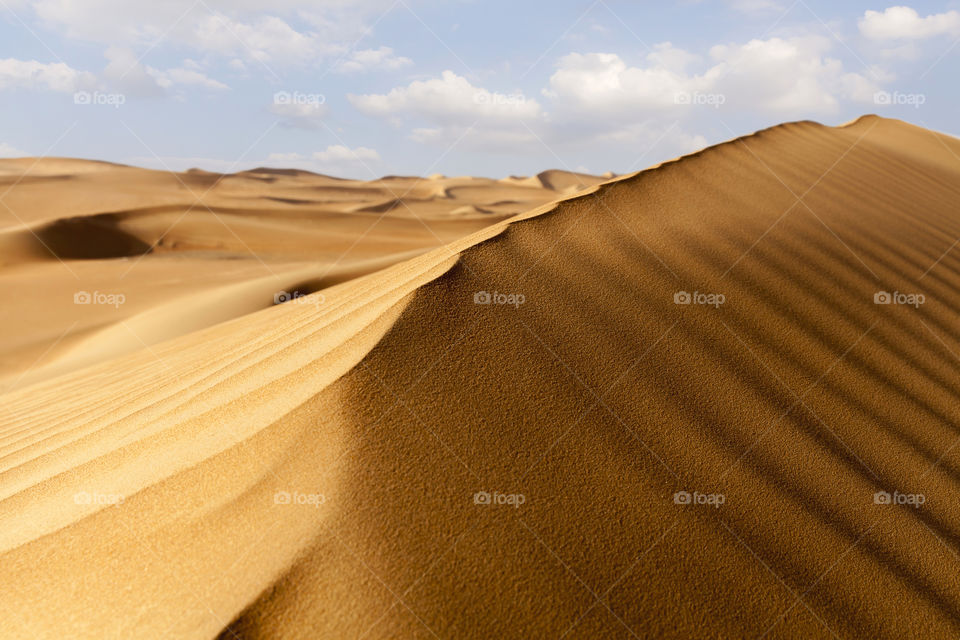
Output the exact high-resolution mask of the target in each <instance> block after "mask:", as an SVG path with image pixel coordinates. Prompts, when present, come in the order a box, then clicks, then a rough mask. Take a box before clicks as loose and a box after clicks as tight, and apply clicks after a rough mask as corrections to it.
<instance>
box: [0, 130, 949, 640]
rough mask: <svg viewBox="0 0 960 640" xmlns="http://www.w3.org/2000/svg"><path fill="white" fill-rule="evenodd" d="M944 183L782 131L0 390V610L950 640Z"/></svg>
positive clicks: (15, 620)
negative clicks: (306, 296)
mask: <svg viewBox="0 0 960 640" xmlns="http://www.w3.org/2000/svg"><path fill="white" fill-rule="evenodd" d="M51 171H52V170H51ZM197 179H200V178H199V177H198V178H197ZM251 179H253V178H251ZM256 179H260V178H256ZM294 179H295V178H294ZM511 182H512V183H513V184H511V185H510V189H514V188H534V186H532V185H531V184H529V183H528V182H524V181H522V180H518V179H514V180H512V181H511ZM538 182H539V183H541V184H546V183H549V184H552V185H554V187H555V188H557V189H560V190H562V189H564V188H566V187H565V186H564V182H565V181H564V180H563V179H561V177H560V176H547V178H545V179H543V180H539V181H538ZM567 186H569V185H567ZM242 188H243V187H242V185H241V184H240V183H238V185H237V186H236V187H235V189H236V190H237V191H240V190H242ZM324 188H326V187H324ZM471 188H472V187H471V186H470V185H469V184H458V186H445V187H444V189H446V190H447V191H450V190H456V189H463V190H467V191H468V192H469V189H471ZM290 191H291V194H290V197H293V195H294V192H296V191H297V190H296V189H294V188H292V187H291V189H290ZM234 193H235V192H234ZM554 193H556V192H554ZM565 195H568V196H569V194H565ZM114 197H116V198H117V199H118V200H120V199H122V196H121V195H115V196H114ZM224 197H225V198H227V197H228V196H227V195H224ZM229 197H235V196H233V195H232V196H229ZM284 197H286V196H284ZM419 197H424V198H425V197H427V196H426V195H424V194H421V195H420V196H419ZM958 202H960V141H958V140H956V139H954V138H950V137H948V136H944V135H940V134H936V133H933V132H930V131H927V130H924V129H920V128H918V127H914V126H911V125H908V124H905V123H902V122H899V121H894V120H886V119H881V118H877V117H873V116H868V117H864V118H861V119H859V120H857V121H855V122H853V123H850V124H848V125H845V126H843V127H826V126H823V125H820V124H816V123H813V122H800V123H791V124H785V125H781V126H777V127H774V128H771V129H767V130H764V131H761V132H758V133H757V134H754V135H752V136H747V137H745V138H740V139H737V140H734V141H731V142H728V143H724V144H721V145H718V146H716V147H711V148H708V149H705V150H704V151H702V152H699V153H697V154H694V155H691V156H687V157H684V158H681V159H679V160H676V161H672V162H669V163H664V164H663V165H660V166H658V167H655V168H652V169H650V170H647V171H643V172H640V173H639V174H635V175H632V176H627V177H623V178H618V179H614V180H611V181H609V182H606V183H604V184H600V185H594V186H592V187H591V189H589V190H588V191H587V192H585V193H581V194H580V195H573V196H569V197H568V198H567V199H565V200H563V201H561V202H559V203H558V204H556V205H552V204H548V205H544V206H542V207H540V208H537V209H533V210H532V211H529V212H528V213H525V214H521V215H519V216H516V217H512V218H507V217H506V216H504V217H503V219H499V220H497V219H495V220H488V222H487V223H486V224H485V225H484V226H483V227H482V228H479V230H477V231H475V232H474V233H469V234H466V235H460V236H457V237H456V238H452V237H451V238H449V244H447V245H446V246H444V247H442V248H439V249H436V250H433V251H429V252H426V253H424V252H423V251H417V255H413V256H412V257H410V258H409V259H407V260H403V261H399V262H396V263H395V264H393V265H392V266H388V267H387V268H386V269H383V270H378V271H372V272H365V273H363V274H359V275H358V276H357V277H353V278H350V279H349V280H346V281H342V282H340V283H339V284H336V285H335V286H333V287H330V288H324V290H323V296H324V303H323V304H322V305H312V304H283V305H279V306H276V307H272V308H267V309H263V310H260V311H255V312H252V313H246V314H244V315H240V316H239V317H236V318H235V319H232V320H229V321H228V322H225V323H220V324H215V325H213V326H209V327H207V328H204V329H202V330H200V331H198V332H192V333H187V334H185V335H182V336H179V337H175V338H173V339H170V340H166V341H160V342H158V343H157V344H155V345H153V346H152V347H151V348H150V349H149V350H147V349H139V350H132V351H130V352H128V353H126V354H123V355H119V356H118V357H115V358H112V359H109V360H105V361H102V362H99V363H95V364H91V365H89V366H87V367H86V368H83V369H80V370H77V371H74V372H71V373H66V374H65V375H61V376H59V377H55V378H50V379H46V380H40V381H37V382H36V383H34V384H32V385H30V386H26V387H22V388H19V389H16V390H13V391H10V392H8V393H7V394H5V395H4V396H3V397H2V402H0V492H2V493H0V523H2V525H0V579H2V582H3V584H4V585H6V588H5V593H4V596H3V599H2V604H0V610H2V611H3V612H4V614H5V615H4V617H5V618H6V619H7V620H8V621H9V624H7V625H5V626H6V629H7V630H6V631H5V633H7V634H8V635H9V637H15V638H21V637H22V638H36V637H41V638H59V637H90V638H94V637H97V638H103V637H139V638H172V637H185V638H211V637H217V636H219V637H221V638H304V639H307V638H340V637H364V638H408V637H423V638H432V637H441V638H492V637H503V638H513V637H516V638H529V637H567V638H597V637H640V638H644V637H675V638H690V637H698V638H699V637H704V638H705V637H716V638H799V637H802V638H833V637H839V638H907V637H917V638H921V637H923V638H950V637H956V636H957V635H958V634H960V572H958V571H957V568H958V564H957V563H958V562H960V559H958V549H960V547H958V541H960V525H958V523H960V501H958V486H960V484H958V483H960V446H958V445H960V433H958V425H960V403H958V402H957V400H958V397H960V376H958V375H957V374H958V372H960V334H958V331H957V326H958V314H960V293H958V292H960V254H958V253H957V252H956V250H952V251H951V247H953V245H954V244H955V241H956V238H957V237H960V217H958V215H957V204H958ZM158 206H159V205H158ZM291 206H292V205H291ZM376 206H380V207H381V208H383V203H382V202H381V203H379V204H378V205H376ZM474 206H479V205H474ZM388 210H391V211H392V210H393V209H389V208H388ZM77 215H79V213H78V214H77ZM331 215H332V214H331ZM403 215H404V214H402V213H400V212H398V213H397V216H398V218H400V217H402V216H403ZM41 219H43V220H48V221H49V219H50V217H49V216H47V215H46V214H43V215H41V214H38V218H37V221H36V222H39V221H40V220H41ZM127 232H129V230H128V231H127ZM135 235H137V234H135ZM256 235H257V234H253V236H251V237H254V236H256ZM137 237H138V238H141V239H143V238H144V236H142V235H137ZM184 237H185V238H188V237H190V234H185V235H184ZM262 237H263V241H264V242H268V240H269V235H268V234H266V235H264V236H262ZM186 241H187V240H186V239H185V240H184V242H186ZM408 249H409V250H411V251H413V250H414V248H412V247H408ZM373 253H375V252H373ZM297 276H298V277H302V276H301V274H297ZM878 292H890V293H894V292H896V293H898V294H903V295H910V294H923V296H924V301H923V304H918V305H911V304H876V303H875V295H876V294H877V293H878ZM484 293H489V294H491V303H490V304H478V302H484V301H486V299H487V298H486V297H485V296H484ZM683 293H688V294H690V295H691V302H692V303H691V304H678V303H677V302H678V301H679V302H683V301H684V299H685V298H684V297H683V296H682V294H683ZM478 294H480V295H479V297H478ZM493 294H496V295H493ZM678 294H680V297H677V296H678ZM717 294H719V295H722V296H723V299H722V303H720V301H719V298H717V297H716V295H717ZM510 296H513V297H512V298H511V297H510ZM518 296H522V299H521V298H520V297H518ZM711 296H713V297H711ZM897 300H900V298H898V299H897ZM914 300H915V299H914ZM511 301H512V302H513V304H509V303H508V302H511ZM709 302H713V303H714V304H709ZM878 493H880V494H881V497H880V498H879V499H878V498H877V497H876V496H877V494H878ZM78 494H79V496H80V497H79V498H78V497H77V496H78ZM886 494H889V495H891V496H892V501H894V502H895V501H898V500H908V501H909V500H911V499H912V500H913V501H914V502H916V499H915V498H916V496H922V501H923V503H922V504H912V503H910V502H905V503H903V504H882V502H884V499H883V497H882V496H883V495H886ZM687 496H689V498H690V503H686V502H687ZM904 496H907V498H904ZM911 496H913V498H911ZM121 499H122V501H121ZM878 502H880V504H878Z"/></svg>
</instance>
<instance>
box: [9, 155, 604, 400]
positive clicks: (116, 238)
mask: <svg viewBox="0 0 960 640" xmlns="http://www.w3.org/2000/svg"><path fill="white" fill-rule="evenodd" d="M551 174H555V175H557V176H558V177H557V178H555V179H554V180H553V181H541V180H540V179H538V178H536V177H535V178H533V181H532V182H528V183H524V184H523V185H517V184H515V183H513V182H511V181H504V180H491V179H486V178H445V177H443V176H435V177H432V178H429V179H422V178H402V177H385V178H382V179H380V180H374V181H370V182H362V181H356V180H343V179H339V178H332V177H329V176H322V175H318V174H314V173H310V172H307V171H298V170H284V169H264V168H261V169H254V170H252V171H244V172H241V173H236V174H227V175H224V174H218V173H210V172H207V171H201V170H191V171H188V172H186V173H181V174H173V173H168V172H160V171H150V170H146V169H137V168H134V167H127V166H123V165H116V164H111V163H105V162H93V161H85V160H74V159H60V158H45V159H31V158H24V159H17V160H0V193H2V194H3V200H2V204H3V205H6V206H5V207H2V206H0V285H2V286H3V287H4V288H5V290H6V291H9V292H10V294H11V295H10V296H9V299H8V300H5V306H6V309H5V310H6V312H7V313H6V316H5V317H4V319H3V320H2V324H0V326H2V327H3V328H4V329H6V331H4V332H3V336H2V337H0V392H3V391H6V390H10V389H12V388H15V387H19V386H24V385H26V384H29V383H32V382H37V381H39V380H43V379H47V378H50V377H52V376H54V375H57V374H61V373H65V372H67V371H71V370H75V369H77V368H80V367H82V366H85V365H89V364H93V363H95V362H101V361H103V360H106V359H109V358H111V357H115V356H119V355H122V354H124V353H129V352H131V351H134V350H137V349H142V348H143V347H145V346H151V345H153V344H156V343H158V342H161V341H163V340H167V339H170V338H173V337H176V336H180V335H184V334H185V333H189V332H190V331H195V330H198V329H202V328H205V327H208V326H211V325H213V324H216V323H218V322H224V321H226V320H230V319H232V318H235V317H239V316H241V315H244V314H246V313H250V312H252V311H256V310H259V309H263V308H266V307H269V306H272V305H273V304H274V298H275V295H277V294H281V295H282V293H283V292H287V293H297V294H303V293H311V292H313V291H317V290H319V289H323V288H325V287H328V286H331V285H333V284H336V283H338V282H343V281H346V280H350V279H352V278H355V277H357V276H360V275H363V274H366V273H370V272H373V271H377V270H379V269H383V268H384V267H387V266H389V265H391V264H394V263H396V262H399V261H402V260H406V259H408V258H410V257H413V256H415V255H417V254H419V253H423V252H424V251H427V250H429V249H432V248H435V247H438V246H442V245H444V244H447V243H449V242H450V241H451V240H454V239H457V238H460V237H463V236H465V235H468V234H470V233H473V232H474V231H477V230H478V229H482V228H483V227H486V226H488V225H489V224H491V223H493V222H497V221H500V220H505V219H507V218H509V217H511V216H513V215H515V214H517V213H520V212H522V211H527V210H529V209H531V208H533V207H536V206H538V205H541V204H543V203H545V202H550V201H552V200H555V199H557V198H558V197H560V196H561V195H566V194H569V193H571V192H572V190H573V191H575V190H577V189H579V188H585V187H587V186H591V185H594V184H597V183H598V182H601V181H603V178H597V177H593V176H586V175H581V174H568V173H566V172H563V171H559V172H556V171H555V172H551ZM554 185H555V186H554ZM78 292H80V293H82V292H86V293H89V294H91V295H92V294H94V293H95V292H100V293H104V294H107V295H117V294H121V295H124V301H123V303H122V304H121V305H97V304H92V305H89V306H79V307H78V306H77V305H75V304H74V295H75V294H77V293H78ZM158 318H163V321H162V322H157V319H158Z"/></svg>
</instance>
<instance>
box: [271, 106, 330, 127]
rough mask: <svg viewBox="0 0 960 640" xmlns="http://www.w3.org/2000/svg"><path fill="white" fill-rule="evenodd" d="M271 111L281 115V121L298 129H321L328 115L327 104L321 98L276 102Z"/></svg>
mask: <svg viewBox="0 0 960 640" xmlns="http://www.w3.org/2000/svg"><path fill="white" fill-rule="evenodd" d="M270 112H271V113H273V114H275V115H278V116H280V118H281V122H282V123H283V124H284V125H286V126H288V127H295V128H298V129H319V128H320V127H322V126H323V121H324V118H326V116H327V105H326V104H324V103H323V102H322V101H320V100H315V101H304V102H276V101H274V103H273V104H271V105H270Z"/></svg>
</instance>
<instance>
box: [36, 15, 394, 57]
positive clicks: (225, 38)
mask: <svg viewBox="0 0 960 640" xmlns="http://www.w3.org/2000/svg"><path fill="white" fill-rule="evenodd" d="M32 4H33V8H34V10H35V12H36V14H37V17H38V18H39V19H40V21H41V22H42V23H43V24H44V26H45V27H47V28H49V29H54V30H58V31H60V32H62V33H64V34H66V35H67V36H69V37H72V38H77V39H81V40H87V41H91V42H99V43H102V44H106V45H108V46H117V47H135V48H137V49H138V50H139V49H141V48H145V47H152V46H153V45H154V44H155V43H157V42H160V43H162V44H163V45H166V46H185V47H188V48H192V49H194V50H196V51H199V52H202V53H209V54H215V55H223V56H227V57H228V58H229V59H243V60H248V61H249V60H259V61H261V62H263V63H266V64H272V63H276V64H288V63H296V64H299V63H310V62H316V61H319V60H320V59H322V58H323V57H325V56H330V55H332V54H339V53H341V52H343V51H345V50H346V43H351V42H354V41H355V40H357V39H358V38H359V37H361V36H362V35H363V34H364V33H365V30H366V21H367V20H368V19H369V17H370V16H372V15H376V14H378V13H380V12H382V11H384V10H386V9H387V8H388V7H389V6H390V4H391V3H390V2H389V0H350V1H346V0H272V1H271V2H269V3H267V2H264V1H263V0H205V2H200V3H197V2H195V1H194V0H164V1H163V2H130V1H129V0H33V2H32Z"/></svg>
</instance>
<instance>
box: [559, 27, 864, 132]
mask: <svg viewBox="0 0 960 640" xmlns="http://www.w3.org/2000/svg"><path fill="white" fill-rule="evenodd" d="M829 47H830V42H829V41H828V40H827V39H825V38H815V37H814V38H791V39H782V38H770V39H768V40H751V41H750V42H747V43H744V44H730V45H717V46H715V47H713V48H712V49H710V57H711V59H712V64H711V65H710V66H709V67H708V68H706V69H704V70H702V71H701V72H700V73H691V72H688V71H686V68H687V67H688V66H690V65H691V64H692V63H693V62H694V61H695V60H696V57H695V56H692V55H690V54H688V53H686V52H684V51H682V50H679V49H676V48H674V47H672V46H671V45H669V43H664V44H661V45H657V47H656V49H655V51H654V52H653V53H651V54H650V55H648V56H647V59H646V62H647V63H648V64H646V65H644V66H629V65H628V64H627V63H626V62H625V61H624V60H623V59H622V58H620V56H618V55H616V54H613V53H587V54H578V53H572V54H569V55H567V56H564V57H563V58H561V59H560V62H559V64H558V68H557V71H556V72H555V73H554V74H553V76H551V78H550V82H549V89H547V90H546V91H545V92H544V93H545V95H546V96H548V97H550V98H551V99H552V100H553V106H554V107H555V109H556V110H557V111H558V112H559V113H560V114H561V115H563V114H567V115H570V114H577V113H582V112H589V113H590V114H591V117H593V118H596V117H598V116H600V117H602V118H604V119H606V120H607V121H609V122H611V123H613V122H630V121H635V120H636V119H637V118H638V117H640V116H642V115H643V114H647V115H650V114H653V113H657V112H661V113H666V112H670V113H676V109H677V106H678V101H679V102H682V103H686V104H691V105H693V104H696V99H697V98H696V97H695V96H703V99H704V100H714V104H715V103H716V102H719V104H722V105H724V106H727V107H733V106H735V107H737V108H741V109H747V110H759V111H771V112H780V113H784V112H793V113H797V114H803V113H808V112H813V113H824V112H827V113H829V112H832V111H834V110H836V108H837V106H838V103H839V100H840V99H842V98H844V99H853V100H869V99H871V98H872V95H873V92H874V91H876V89H877V86H876V83H875V82H874V81H872V80H870V79H868V78H866V77H865V76H862V75H860V74H857V73H850V72H846V71H844V69H843V65H842V63H841V62H840V61H839V60H835V59H831V58H829V57H827V56H826V55H825V54H826V52H827V50H828V49H829ZM707 104H711V103H707ZM719 104H718V105H717V106H719Z"/></svg>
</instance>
